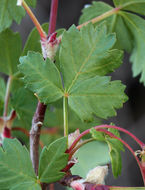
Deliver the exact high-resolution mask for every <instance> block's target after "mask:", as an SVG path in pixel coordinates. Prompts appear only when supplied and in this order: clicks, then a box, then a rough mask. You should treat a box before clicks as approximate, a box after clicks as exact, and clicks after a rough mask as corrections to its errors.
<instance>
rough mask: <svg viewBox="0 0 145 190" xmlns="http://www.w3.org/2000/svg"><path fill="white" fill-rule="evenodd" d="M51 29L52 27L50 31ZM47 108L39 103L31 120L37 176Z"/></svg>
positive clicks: (53, 20) (31, 146)
mask: <svg viewBox="0 0 145 190" xmlns="http://www.w3.org/2000/svg"><path fill="white" fill-rule="evenodd" d="M51 2H52V4H54V3H57V4H58V0H52V1H51ZM53 11H54V9H51V15H53V16H54V18H55V19H54V18H52V17H50V23H52V22H53V23H55V24H56V16H55V14H57V9H55V12H54V13H52V12H53ZM51 27H53V28H52V29H51ZM54 31H55V25H50V28H49V35H50V34H51V33H50V32H52V33H53V32H54ZM46 108H47V106H46V105H44V104H43V103H41V102H40V101H39V102H38V104H37V108H36V112H35V114H34V117H33V120H32V127H31V131H30V156H31V160H32V164H33V168H34V170H35V173H36V175H38V165H39V140H40V133H41V127H42V125H43V121H44V116H45V112H46Z"/></svg>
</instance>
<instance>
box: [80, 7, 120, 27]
mask: <svg viewBox="0 0 145 190" xmlns="http://www.w3.org/2000/svg"><path fill="white" fill-rule="evenodd" d="M121 8H122V7H116V8H114V9H112V10H110V11H107V12H105V13H103V14H102V15H100V16H97V17H95V18H93V19H91V20H89V21H87V22H85V23H83V24H81V25H79V26H77V28H78V29H79V30H80V29H81V28H82V27H83V26H86V25H87V24H88V23H90V22H91V23H92V24H95V23H97V22H99V21H101V20H104V19H105V18H108V17H110V16H112V15H114V14H117V13H118V12H119V11H120V9H121Z"/></svg>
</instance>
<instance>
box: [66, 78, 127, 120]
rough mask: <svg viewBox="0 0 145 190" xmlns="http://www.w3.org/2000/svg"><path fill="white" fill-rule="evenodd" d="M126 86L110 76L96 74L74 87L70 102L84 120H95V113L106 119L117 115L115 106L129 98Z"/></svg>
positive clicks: (120, 105) (117, 106)
mask: <svg viewBox="0 0 145 190" xmlns="http://www.w3.org/2000/svg"><path fill="white" fill-rule="evenodd" d="M124 89H125V87H124V86H123V85H122V84H121V82H120V81H113V82H110V77H102V76H96V77H94V78H91V79H87V80H84V81H82V82H81V83H79V84H77V85H76V86H74V87H73V89H72V90H71V92H70V95H69V98H68V103H69V105H70V107H71V108H72V109H73V110H74V111H75V112H76V113H77V114H78V115H79V117H80V118H81V119H82V120H89V121H91V120H93V115H95V116H97V117H100V118H104V119H106V118H107V117H111V116H113V115H116V112H115V108H120V107H122V104H123V103H124V102H125V101H126V100H127V97H126V95H125V94H124Z"/></svg>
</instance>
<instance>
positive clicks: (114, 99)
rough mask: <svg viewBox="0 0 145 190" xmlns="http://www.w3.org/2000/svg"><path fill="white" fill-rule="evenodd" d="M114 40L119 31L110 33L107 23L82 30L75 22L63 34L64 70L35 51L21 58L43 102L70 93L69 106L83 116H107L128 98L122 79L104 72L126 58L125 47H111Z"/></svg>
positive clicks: (27, 77)
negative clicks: (76, 26)
mask: <svg viewBox="0 0 145 190" xmlns="http://www.w3.org/2000/svg"><path fill="white" fill-rule="evenodd" d="M114 43H115V35H114V34H109V35H108V34H107V31H106V27H105V26H104V25H100V26H99V27H97V28H96V29H94V27H93V26H92V25H91V24H90V25H88V26H86V27H84V28H82V29H81V31H80V32H79V31H78V30H77V29H76V28H75V27H74V26H72V27H71V28H70V29H69V30H68V31H67V32H64V34H63V38H62V42H61V47H60V71H59V70H58V69H57V68H56V66H55V65H54V63H52V62H51V61H50V60H49V59H47V60H46V61H44V60H43V57H42V56H41V55H40V54H39V53H34V52H29V53H28V55H27V56H24V57H21V58H20V62H21V64H20V65H19V69H20V71H21V72H22V73H23V74H24V81H25V83H26V85H27V87H28V88H29V89H30V90H32V91H33V92H34V93H36V94H37V96H38V98H39V99H40V101H41V102H44V103H51V102H54V101H56V100H59V99H60V98H62V97H64V96H65V95H66V94H67V95H68V103H69V106H70V107H71V109H73V110H74V111H75V112H76V113H77V114H78V115H79V117H80V118H81V119H82V120H88V121H90V120H92V119H93V115H95V116H97V117H100V118H107V117H110V116H113V115H115V114H116V112H115V108H120V107H121V106H122V104H123V103H124V102H125V101H126V99H127V98H126V96H125V95H124V89H125V87H124V86H123V85H122V84H121V83H120V82H119V81H114V82H110V77H103V76H102V75H105V74H108V73H109V72H111V71H113V70H114V69H115V68H117V67H118V66H119V65H120V64H121V62H122V51H119V50H110V48H112V46H113V45H114ZM59 72H61V73H62V78H63V85H64V88H63V85H62V81H61V77H60V73H59Z"/></svg>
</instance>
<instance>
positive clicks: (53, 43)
mask: <svg viewBox="0 0 145 190" xmlns="http://www.w3.org/2000/svg"><path fill="white" fill-rule="evenodd" d="M56 35H57V33H56V32H55V33H53V34H51V35H50V37H49V38H48V39H42V40H41V48H42V54H43V57H44V59H46V58H49V59H50V60H51V61H54V57H55V55H56V52H57V49H58V46H59V43H60V42H59V40H58V39H57V38H56Z"/></svg>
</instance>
